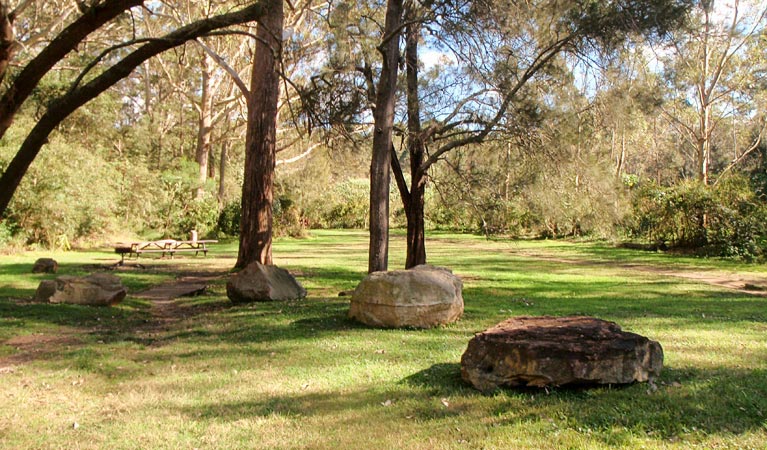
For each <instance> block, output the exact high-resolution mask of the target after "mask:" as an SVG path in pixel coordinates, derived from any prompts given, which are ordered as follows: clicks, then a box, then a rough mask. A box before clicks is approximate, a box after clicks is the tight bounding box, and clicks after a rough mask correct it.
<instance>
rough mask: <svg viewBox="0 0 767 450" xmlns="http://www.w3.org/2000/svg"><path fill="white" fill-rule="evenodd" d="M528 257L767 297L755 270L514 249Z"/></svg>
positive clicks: (764, 281) (765, 281)
mask: <svg viewBox="0 0 767 450" xmlns="http://www.w3.org/2000/svg"><path fill="white" fill-rule="evenodd" d="M514 253H515V254H516V255H521V256H524V257H526V258H531V259H538V260H542V261H548V262H556V263H561V264H567V265H571V266H578V267H610V268H617V269H621V270H626V271H632V272H642V273H646V274H651V275H660V276H666V277H675V278H683V279H685V280H690V281H696V282H698V283H703V284H708V285H711V286H718V287H723V288H727V289H731V290H733V291H736V292H739V293H743V294H750V295H756V296H761V297H767V274H765V275H760V274H755V273H733V272H724V271H720V270H706V269H698V268H690V269H683V268H666V267H658V266H652V265H649V264H640V263H616V262H613V261H593V260H588V259H581V258H562V257H559V256H553V255H547V254H545V253H544V254H541V253H533V252H526V251H524V252H514Z"/></svg>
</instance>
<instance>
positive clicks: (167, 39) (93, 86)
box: [0, 2, 263, 216]
mask: <svg viewBox="0 0 767 450" xmlns="http://www.w3.org/2000/svg"><path fill="white" fill-rule="evenodd" d="M262 10H263V6H262V2H258V3H254V4H253V5H250V6H248V7H246V8H243V9H241V10H239V11H236V12H233V13H229V14H222V15H220V16H215V17H211V18H208V19H204V20H199V21H197V22H194V23H191V24H189V25H186V26H184V27H181V28H179V29H178V30H176V31H173V32H171V33H168V34H167V35H165V36H164V37H163V38H161V39H157V40H154V41H151V42H148V43H146V44H144V45H142V46H141V47H139V48H138V49H136V50H134V51H133V52H131V53H130V54H128V55H127V56H126V57H125V58H123V59H122V60H121V61H120V62H118V63H116V64H115V65H114V66H112V67H110V68H109V69H107V70H106V71H104V72H103V73H102V74H101V75H99V76H97V77H96V78H94V79H92V80H91V81H89V82H88V83H86V84H84V85H82V86H80V87H78V88H75V89H73V90H71V91H69V92H68V93H67V94H64V95H63V96H61V97H59V98H58V99H56V100H54V101H53V102H52V103H51V104H50V106H49V107H48V109H47V110H46V112H45V113H44V114H43V115H42V116H41V117H40V119H39V120H38V122H37V124H35V126H34V128H33V129H32V131H30V133H29V134H28V135H27V138H26V139H25V141H24V142H23V143H22V144H21V147H20V148H19V151H18V152H17V153H16V156H15V157H14V158H13V160H12V161H11V162H10V164H9V165H8V167H7V168H6V171H5V172H4V173H3V175H2V177H0V216H2V215H3V213H4V212H5V210H6V208H7V207H8V203H10V200H11V198H12V197H13V194H14V192H16V188H18V186H19V183H20V182H21V180H22V178H23V177H24V174H26V172H27V169H28V168H29V165H30V164H32V161H34V160H35V158H36V157H37V154H38V153H39V152H40V149H41V148H42V146H43V145H44V144H45V143H46V142H47V140H48V136H49V135H50V133H51V132H52V131H53V130H54V129H55V128H56V126H58V125H59V124H60V123H61V122H62V121H63V120H64V119H66V118H67V117H68V116H69V115H70V114H72V112H74V111H75V110H76V109H77V108H79V107H81V106H82V105H84V104H86V103H88V102H89V101H90V100H93V99H94V98H96V97H97V96H98V95H99V94H101V93H102V92H104V91H106V90H107V89H109V88H110V87H112V86H113V85H115V84H116V83H117V82H118V81H120V80H122V79H123V78H125V77H127V76H128V75H129V74H130V73H131V72H132V71H133V69H135V68H136V67H137V66H139V65H140V64H141V63H143V62H144V61H146V60H148V59H149V58H151V57H153V56H156V55H158V54H160V53H162V52H164V51H166V50H168V49H171V48H174V47H178V46H179V45H182V44H183V43H185V42H187V41H189V40H192V39H196V38H198V37H200V36H203V35H205V34H207V33H209V32H211V31H213V30H217V29H220V28H226V27H229V26H232V25H237V24H241V23H246V22H251V21H253V20H257V19H258V18H259V17H260V16H261V14H262Z"/></svg>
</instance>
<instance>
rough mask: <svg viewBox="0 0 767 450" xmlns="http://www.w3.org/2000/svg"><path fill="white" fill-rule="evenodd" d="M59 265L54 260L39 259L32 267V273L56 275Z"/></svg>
mask: <svg viewBox="0 0 767 450" xmlns="http://www.w3.org/2000/svg"><path fill="white" fill-rule="evenodd" d="M57 270H59V263H57V262H56V260H55V259H53V258H39V259H38V260H37V261H35V265H34V266H32V273H56V271H57Z"/></svg>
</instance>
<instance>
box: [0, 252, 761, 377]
mask: <svg viewBox="0 0 767 450" xmlns="http://www.w3.org/2000/svg"><path fill="white" fill-rule="evenodd" d="M514 254H515V255H518V256H523V257H525V258H530V259H535V260H542V261H547V262H554V263H559V264H565V265H568V266H577V267H610V268H617V269H621V270H626V271H633V272H641V273H644V274H651V275H658V276H666V277H675V278H682V279H685V280H691V281H694V282H698V283H703V284H708V285H712V286H718V287H722V288H726V289H731V290H733V291H736V292H739V293H745V294H750V295H755V296H762V297H767V276H760V275H758V274H754V273H742V274H741V273H731V272H725V271H716V270H701V269H699V268H696V269H684V268H667V267H659V266H653V265H650V264H643V263H620V262H614V261H598V260H591V259H587V258H585V257H572V258H568V257H561V256H558V255H552V254H546V253H539V252H535V253H534V252H530V251H521V252H520V251H515V252H514ZM88 268H90V269H97V268H98V269H102V270H103V269H105V268H106V269H108V270H114V267H112V266H110V267H109V268H107V267H104V266H92V267H91V266H89V267H88ZM117 269H118V270H144V269H146V268H145V267H144V266H142V265H134V266H123V267H119V268H117ZM178 269H179V270H178V271H177V273H178V275H177V278H176V279H175V280H172V281H169V282H166V283H162V284H159V285H156V286H153V287H151V288H149V289H146V290H144V291H141V292H137V293H132V294H130V295H132V296H133V297H136V298H141V299H146V300H149V301H150V302H151V308H150V310H149V313H150V319H149V320H147V321H146V322H145V323H143V324H142V325H139V326H138V327H135V328H134V329H132V330H130V332H131V333H134V334H135V336H136V338H137V339H139V340H142V341H145V342H154V341H155V340H156V339H158V338H160V337H161V336H162V334H163V333H165V332H167V331H170V330H171V328H172V326H173V325H174V324H175V323H177V322H179V321H181V320H184V319H186V318H188V317H190V316H193V315H195V314H199V313H200V311H199V310H198V309H194V308H190V307H188V306H187V307H184V306H181V305H180V304H179V302H178V299H179V298H181V297H188V296H196V295H202V294H204V293H205V292H206V289H207V287H208V286H209V284H210V283H211V282H214V281H216V280H220V279H222V278H224V277H225V276H226V275H227V271H225V270H223V269H221V268H217V269H216V270H214V271H202V272H201V271H198V270H197V271H195V270H184V269H185V268H183V267H179V268H178ZM463 278H464V281H471V280H472V279H476V277H471V276H465V275H464V276H463ZM19 301H21V300H19ZM100 331H103V330H99V329H86V328H72V327H67V328H64V329H63V330H60V331H58V332H57V333H56V334H55V335H52V334H44V333H35V334H30V335H24V336H17V337H14V338H11V339H9V340H7V341H6V342H4V343H3V344H5V345H8V346H11V347H13V348H14V349H15V350H16V353H14V354H13V355H9V356H4V357H0V373H7V372H12V371H13V370H14V366H18V365H21V364H24V363H26V362H29V361H33V360H38V359H43V358H45V357H46V356H48V355H51V354H54V353H55V352H57V351H60V350H61V349H62V348H67V347H70V346H77V345H80V344H82V342H83V341H82V339H81V336H82V335H85V334H93V333H99V332H100Z"/></svg>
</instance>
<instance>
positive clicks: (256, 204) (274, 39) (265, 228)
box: [235, 0, 284, 268]
mask: <svg viewBox="0 0 767 450" xmlns="http://www.w3.org/2000/svg"><path fill="white" fill-rule="evenodd" d="M282 3H283V0H268V1H267V4H266V12H265V15H264V17H263V18H262V20H261V21H260V22H259V23H258V30H257V32H256V37H257V39H256V51H255V54H254V56H253V73H252V75H251V81H250V98H249V99H248V128H247V132H246V136H245V178H244V181H243V185H242V220H241V222H240V249H239V253H238V256H237V263H236V264H235V267H239V268H243V267H245V266H247V265H248V264H250V263H252V262H256V261H258V262H260V263H261V264H271V263H272V200H273V198H274V192H273V186H274V167H275V162H276V150H277V102H278V100H279V93H280V67H279V64H280V55H281V50H282V27H283V21H284V12H283V6H282Z"/></svg>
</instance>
